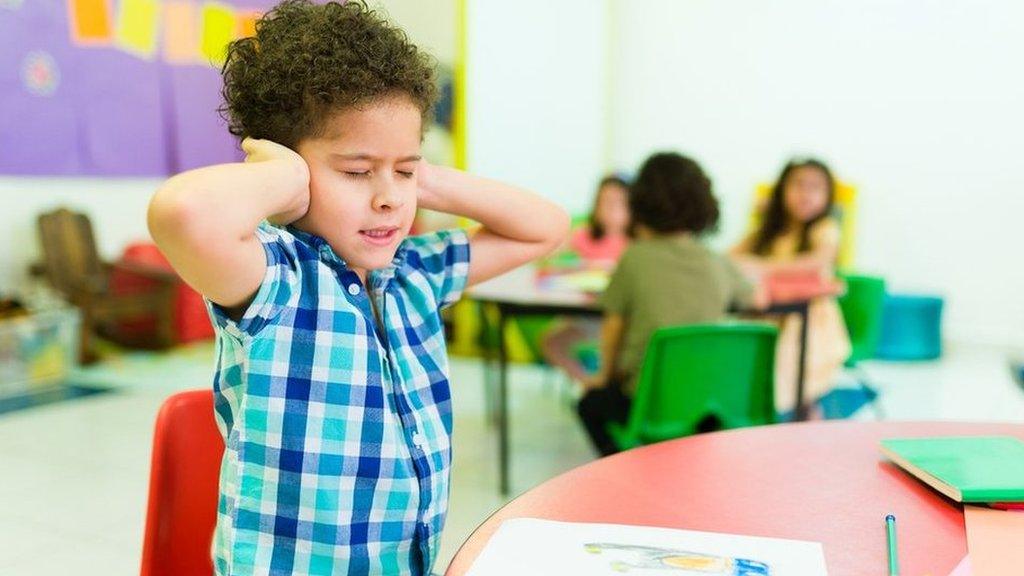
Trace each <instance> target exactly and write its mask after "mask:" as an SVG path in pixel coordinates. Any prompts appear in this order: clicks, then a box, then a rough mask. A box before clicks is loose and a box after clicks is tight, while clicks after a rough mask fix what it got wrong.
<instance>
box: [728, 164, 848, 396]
mask: <svg viewBox="0 0 1024 576" xmlns="http://www.w3.org/2000/svg"><path fill="white" fill-rule="evenodd" d="M834 199H835V179H834V178H833V177H832V172H831V171H830V170H829V169H828V167H827V166H826V165H825V164H824V163H822V162H820V161H818V160H814V159H805V160H793V161H791V162H789V163H788V164H786V166H785V168H783V170H782V174H780V175H779V179H778V181H777V182H776V183H775V187H774V189H773V190H772V194H771V198H770V199H769V200H768V205H767V206H766V207H765V211H764V216H763V219H762V222H761V226H760V228H759V229H758V230H756V231H755V232H753V233H752V234H751V235H749V236H748V237H747V238H745V239H744V240H743V241H742V242H740V243H739V244H738V245H737V246H735V247H734V248H733V249H732V251H731V254H732V256H733V257H734V258H735V260H736V262H737V263H738V264H739V265H740V266H741V267H742V268H744V269H745V270H747V271H748V272H749V273H750V274H751V275H753V276H755V277H759V278H764V277H768V276H771V275H773V274H805V273H815V274H819V275H821V276H822V277H823V278H831V277H832V276H834V274H835V265H836V259H837V257H838V255H839V239H840V230H839V224H838V223H837V222H836V221H835V220H834V219H833V218H832V216H831V213H832V205H833V202H834ZM799 335H800V317H799V316H798V315H795V314H793V315H790V316H788V317H786V318H785V319H783V321H782V326H781V331H780V334H779V344H778V349H777V354H776V360H775V368H776V372H775V406H776V409H777V410H779V411H780V412H785V411H788V410H792V409H793V408H794V407H795V406H794V400H795V397H796V378H797V368H798V366H799ZM849 355H850V339H849V335H848V334H847V332H846V325H845V324H844V323H843V316H842V312H841V311H840V310H839V305H838V304H837V303H836V301H835V299H834V298H817V299H815V300H814V301H813V302H812V303H811V306H810V309H809V311H808V341H807V361H806V370H805V377H804V381H805V385H804V398H805V399H806V401H807V402H808V404H809V403H811V402H812V401H813V400H815V399H817V398H819V397H821V396H822V395H824V394H825V393H826V392H828V390H829V388H830V387H831V385H832V381H833V378H834V377H835V375H836V372H837V371H838V370H839V369H840V368H841V367H842V365H843V362H845V361H846V358H847V357H848V356H849Z"/></svg>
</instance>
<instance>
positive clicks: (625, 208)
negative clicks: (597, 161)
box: [541, 176, 630, 382]
mask: <svg viewBox="0 0 1024 576" xmlns="http://www.w3.org/2000/svg"><path fill="white" fill-rule="evenodd" d="M629 222H630V219H629V185H628V184H626V181H625V180H624V179H622V178H620V177H618V176H606V177H605V178H603V179H602V180H601V183H600V184H599V185H598V188H597V194H596V195H595V197H594V206H593V208H592V209H591V211H590V216H589V218H588V223H587V225H585V226H581V227H579V228H577V229H576V230H574V231H573V233H572V234H571V235H570V237H569V243H568V244H569V246H568V248H569V249H570V250H572V251H573V252H575V254H576V255H577V256H579V258H580V262H581V266H582V267H583V268H590V269H592V268H600V269H605V270H611V269H612V268H614V267H615V264H616V263H617V262H618V261H619V256H621V255H622V252H623V250H625V249H626V245H627V244H628V243H629V235H628V232H629ZM600 331H601V322H600V321H599V320H597V319H590V318H558V319H556V320H555V322H554V323H553V324H552V326H551V327H550V328H548V330H547V331H546V332H545V333H544V335H543V336H542V337H541V353H542V354H543V356H544V360H545V361H546V362H547V363H548V364H549V365H551V366H556V367H558V368H561V369H562V370H565V372H566V373H567V374H568V375H569V377H570V378H572V379H573V380H576V381H577V382H582V381H583V380H584V379H586V378H587V377H588V376H589V374H588V372H587V370H586V367H585V366H583V364H581V363H580V361H579V359H577V357H576V355H575V354H574V350H575V349H576V347H577V346H579V345H580V344H582V343H584V342H593V341H595V340H597V338H598V335H599V334H600Z"/></svg>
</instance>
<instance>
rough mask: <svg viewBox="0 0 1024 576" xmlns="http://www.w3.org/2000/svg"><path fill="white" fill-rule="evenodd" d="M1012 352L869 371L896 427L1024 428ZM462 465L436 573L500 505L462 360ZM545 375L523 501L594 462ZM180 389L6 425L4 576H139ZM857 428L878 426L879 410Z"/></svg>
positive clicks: (520, 432) (519, 463) (533, 381)
mask: <svg viewBox="0 0 1024 576" xmlns="http://www.w3.org/2000/svg"><path fill="white" fill-rule="evenodd" d="M1006 358H1007V354H1006V353H1005V351H1000V350H994V349H985V348H963V347H960V348H955V349H953V350H951V351H950V352H949V353H948V354H947V356H946V357H945V358H944V359H943V360H942V361H940V362H936V363H926V364H899V365H897V364H882V363H870V364H869V365H868V366H867V372H868V374H869V376H870V378H871V380H872V382H873V383H875V384H876V385H877V387H878V388H879V389H880V390H881V392H882V396H881V404H882V408H883V410H884V412H885V414H886V417H887V418H889V419H901V420H902V419H958V420H984V421H1015V422H1024V392H1022V391H1021V390H1020V388H1018V387H1017V385H1016V384H1015V383H1014V382H1013V381H1012V379H1011V377H1010V371H1009V368H1008V366H1007V362H1006ZM452 369H453V378H452V381H453V383H454V391H453V396H454V405H455V414H456V418H455V440H454V445H455V464H454V468H453V487H452V499H451V508H450V514H449V520H448V525H447V528H446V532H445V535H444V539H443V542H442V550H441V556H440V559H439V561H438V564H437V566H436V569H437V570H438V571H441V570H442V569H443V567H444V566H446V565H447V562H448V559H449V558H450V557H451V556H452V555H453V554H454V553H455V551H456V550H457V548H458V546H459V544H460V543H461V542H462V541H463V540H464V539H465V538H466V536H468V535H469V533H470V532H471V531H472V530H473V528H475V527H476V525H477V524H478V523H480V522H481V521H482V520H483V519H484V518H486V517H487V516H488V515H489V514H490V513H491V511H493V510H494V509H495V508H497V507H498V506H500V505H501V504H502V502H503V499H502V498H501V497H500V496H499V495H498V493H497V463H496V459H495V457H494V454H495V452H494V451H495V445H496V437H495V433H494V430H493V428H491V427H490V426H489V425H488V424H487V422H486V420H485V415H484V400H483V395H482V386H481V381H482V374H483V373H482V368H481V366H480V364H479V362H476V361H474V360H460V359H456V360H454V361H453V368H452ZM543 381H544V378H543V377H542V372H541V371H540V370H539V369H537V368H532V367H519V368H516V369H515V371H514V373H513V382H514V384H515V390H514V393H513V395H512V398H513V406H512V418H513V430H514V434H513V453H514V460H513V468H512V470H513V489H514V491H515V492H521V491H523V490H525V489H527V488H529V487H530V486H532V485H534V484H537V483H539V482H542V481H543V480H545V479H547V478H549V477H551V476H553V475H555V474H558V473H560V472H562V471H565V470H568V469H570V468H573V467H575V466H578V465H580V464H582V463H584V462H587V461H588V460H590V459H591V458H592V456H591V452H590V450H589V448H588V447H587V444H586V441H585V438H584V436H583V434H582V432H581V430H580V428H579V427H578V426H577V424H576V422H575V420H574V416H573V413H572V412H571V410H570V409H569V408H568V407H567V406H566V405H565V403H564V401H562V400H561V399H560V397H559V395H558V392H557V386H556V387H547V386H545V384H544V382H543ZM174 389H175V388H174V387H173V386H166V385H163V386H158V385H153V384H149V385H139V386H137V387H132V388H128V389H124V390H121V391H119V392H117V393H112V394H105V395H99V396H94V397H90V398H84V399H80V400H74V401H69V402H65V403H63V404H58V405H52V406H46V407H41V408H34V409H29V410H24V411H21V412H16V413H11V414H7V415H3V416H0V503H2V506H0V575H5V576H6V575H13V576H22V575H25V576H37V575H38V576H46V575H51V574H53V575H58V574H59V575H62V576H63V575H65V574H71V573H74V574H76V575H88V574H103V575H115V574H133V573H137V572H138V564H139V557H140V549H141V541H142V527H143V523H144V515H145V502H146V489H147V481H148V469H149V449H150V442H151V438H152V436H151V435H152V426H153V419H154V417H155V415H156V411H157V408H158V407H159V405H160V403H161V402H162V400H163V399H164V398H165V397H166V396H167V395H168V394H170V393H172V392H173V391H174ZM857 417H859V418H873V417H874V416H873V414H872V413H871V412H869V411H862V413H861V414H859V415H858V416H857Z"/></svg>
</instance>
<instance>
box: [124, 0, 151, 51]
mask: <svg viewBox="0 0 1024 576" xmlns="http://www.w3.org/2000/svg"><path fill="white" fill-rule="evenodd" d="M159 18H160V4H159V2H158V1H157V0H121V12H120V14H119V15H118V19H117V45H118V46H120V47H121V48H122V49H123V50H125V51H126V52H130V53H132V54H135V55H136V56H140V57H142V58H151V57H152V56H153V52H154V51H155V50H156V31H157V25H158V23H159V22H158V20H159Z"/></svg>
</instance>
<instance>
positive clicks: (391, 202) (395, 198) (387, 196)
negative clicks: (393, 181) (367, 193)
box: [373, 185, 404, 211]
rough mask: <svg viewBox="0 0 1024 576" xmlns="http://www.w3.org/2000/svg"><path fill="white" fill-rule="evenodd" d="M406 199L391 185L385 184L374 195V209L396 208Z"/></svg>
mask: <svg viewBox="0 0 1024 576" xmlns="http://www.w3.org/2000/svg"><path fill="white" fill-rule="evenodd" d="M402 204H404V200H402V196H401V194H399V193H398V191H397V190H396V189H395V187H394V186H391V185H383V186H381V187H380V188H379V189H378V190H377V193H376V194H374V195H373V209H374V210H384V211H386V210H396V209H398V208H401V207H402Z"/></svg>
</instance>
